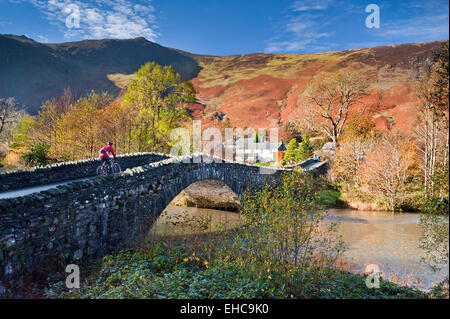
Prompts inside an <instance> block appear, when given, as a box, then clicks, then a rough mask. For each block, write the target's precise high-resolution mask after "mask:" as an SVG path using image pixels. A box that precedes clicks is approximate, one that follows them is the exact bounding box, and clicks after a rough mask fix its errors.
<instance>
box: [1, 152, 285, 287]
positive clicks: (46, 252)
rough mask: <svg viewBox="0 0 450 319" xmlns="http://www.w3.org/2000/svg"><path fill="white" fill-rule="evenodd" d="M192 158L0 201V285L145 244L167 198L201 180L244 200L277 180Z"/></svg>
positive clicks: (258, 172) (247, 169)
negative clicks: (255, 189) (249, 190)
mask: <svg viewBox="0 0 450 319" xmlns="http://www.w3.org/2000/svg"><path fill="white" fill-rule="evenodd" d="M192 158H193V157H188V158H170V159H167V160H162V161H160V162H156V163H153V164H148V165H143V166H138V167H134V168H132V169H127V170H126V171H124V172H122V173H121V174H118V175H108V176H99V177H94V178H92V179H89V180H86V181H81V182H75V183H71V184H67V185H63V186H58V187H57V188H54V189H50V190H47V191H42V192H40V193H37V194H30V195H27V196H24V197H20V198H13V199H5V200H0V280H7V279H8V278H12V277H14V276H17V275H21V274H28V273H31V272H33V271H35V270H36V269H38V268H37V267H38V266H40V267H39V269H42V267H41V266H42V265H50V266H52V267H53V268H54V269H55V270H57V271H61V270H62V269H64V267H65V265H67V264H68V263H79V262H80V261H83V260H89V259H91V258H97V257H101V256H103V255H105V254H107V253H110V252H112V251H115V250H120V249H123V248H126V247H132V246H134V245H136V244H138V243H140V242H142V241H143V240H144V239H145V237H146V236H147V234H148V232H149V229H150V227H151V225H152V223H153V221H154V220H155V219H156V218H158V216H159V215H160V214H161V213H162V211H163V210H164V209H165V208H166V206H167V205H168V204H169V203H170V202H171V201H172V199H173V198H174V197H175V196H176V195H177V194H179V193H180V192H181V191H182V190H183V189H184V188H186V187H188V186H189V185H190V184H192V183H194V182H196V181H198V180H202V179H211V178H212V179H218V180H221V181H223V182H224V183H225V184H227V185H228V186H230V188H231V189H232V190H233V191H234V192H235V193H236V194H238V195H242V194H243V192H244V190H245V189H246V188H247V187H248V186H250V185H253V186H255V187H261V186H263V185H264V184H265V183H266V182H270V181H271V180H272V181H273V180H276V179H278V178H279V176H280V174H281V173H282V170H276V169H270V168H260V167H257V166H251V165H246V164H237V163H228V162H222V163H215V162H212V163H204V162H203V163H195V162H194V161H192ZM208 158H210V157H208ZM210 159H211V158H210ZM261 170H263V172H270V173H272V174H261ZM49 271H50V270H49Z"/></svg>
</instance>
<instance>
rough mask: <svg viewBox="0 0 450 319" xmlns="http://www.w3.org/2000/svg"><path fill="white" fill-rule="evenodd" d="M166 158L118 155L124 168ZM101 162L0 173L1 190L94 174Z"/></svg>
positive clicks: (83, 161)
mask: <svg viewBox="0 0 450 319" xmlns="http://www.w3.org/2000/svg"><path fill="white" fill-rule="evenodd" d="M166 158H169V156H167V155H166V154H158V153H135V154H125V155H119V156H118V159H119V163H120V165H121V167H122V168H124V169H125V168H129V167H135V166H139V165H143V164H146V163H151V162H157V161H161V160H163V159H166ZM100 164H101V160H100V159H98V158H90V159H85V160H80V161H74V162H64V163H56V164H52V165H47V166H43V167H42V166H39V167H34V168H32V169H29V170H15V171H11V172H5V173H0V192H4V191H9V190H15V189H20V188H24V187H30V186H36V185H42V184H51V183H57V182H62V181H67V180H72V179H77V178H83V177H89V176H93V175H95V173H96V169H97V167H98V166H99V165H100Z"/></svg>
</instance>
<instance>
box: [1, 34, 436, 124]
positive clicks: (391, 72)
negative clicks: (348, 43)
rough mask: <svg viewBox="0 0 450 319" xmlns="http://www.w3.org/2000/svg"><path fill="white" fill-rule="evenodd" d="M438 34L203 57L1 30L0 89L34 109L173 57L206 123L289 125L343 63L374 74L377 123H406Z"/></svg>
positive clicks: (135, 44)
mask: <svg viewBox="0 0 450 319" xmlns="http://www.w3.org/2000/svg"><path fill="white" fill-rule="evenodd" d="M440 46H441V42H440V41H435V42H427V43H412V44H402V45H394V46H382V47H374V48H365V49H352V50H345V51H336V52H327V53H318V54H262V53H257V54H248V55H235V56H225V57H216V56H204V55H195V54H191V53H188V52H184V51H180V50H177V49H172V48H165V47H162V46H160V45H158V44H156V43H152V42H150V41H147V40H145V39H144V38H136V39H130V40H88V41H80V42H69V43H62V44H41V43H38V42H35V41H33V40H31V39H28V38H26V37H24V36H21V37H19V36H10V35H0V96H2V97H8V96H15V97H16V99H17V100H18V101H19V102H21V103H25V104H26V105H27V106H28V110H29V112H31V113H35V112H36V110H37V109H38V108H39V106H40V105H41V103H42V102H43V101H45V100H46V99H48V98H50V97H53V96H57V95H59V94H60V93H61V92H62V91H63V90H64V88H65V87H70V88H71V89H72V91H73V92H74V93H75V94H77V95H80V94H84V93H86V92H88V91H90V90H92V89H94V90H96V91H104V90H107V91H109V92H111V93H113V94H117V93H118V92H119V91H120V89H122V88H125V87H126V84H127V83H128V81H129V80H130V79H131V78H132V73H133V72H135V71H136V70H137V69H138V68H139V67H140V66H141V65H142V64H144V63H145V62H148V61H156V62H157V63H160V64H166V65H168V64H170V65H173V66H174V68H175V69H176V70H177V71H178V72H180V73H181V74H182V76H183V77H184V78H188V79H192V83H193V85H194V87H195V89H196V91H197V98H198V103H196V104H192V105H189V107H188V109H189V111H190V113H191V115H192V116H193V117H194V118H196V119H200V118H201V119H202V120H203V125H215V126H222V127H223V126H234V127H241V128H245V127H254V128H258V127H266V128H267V127H285V125H286V124H287V123H289V122H290V121H292V120H294V119H297V118H299V110H300V109H301V108H302V106H301V104H300V103H299V101H300V100H301V94H302V92H303V90H304V88H305V87H306V85H307V84H308V83H309V82H310V81H311V79H312V78H313V77H314V76H317V75H318V74H320V73H322V72H325V73H329V74H333V73H335V72H336V71H337V70H341V69H343V68H346V69H349V70H364V71H365V72H366V73H367V74H370V76H371V78H372V79H373V81H372V83H371V86H370V96H369V97H368V98H367V99H368V100H367V101H371V103H372V102H373V101H374V100H376V99H377V98H379V100H378V110H377V112H375V115H374V120H375V122H376V124H377V125H378V127H380V128H384V129H389V128H399V129H401V130H408V129H410V128H411V127H412V126H413V123H414V120H415V116H416V112H415V106H416V105H417V97H416V96H415V93H414V90H413V87H412V81H411V80H412V79H414V78H415V77H416V76H417V75H418V73H419V72H420V70H421V69H422V68H424V67H427V66H429V65H430V64H431V58H432V55H433V52H434V51H435V50H437V49H438V48H439V47H440Z"/></svg>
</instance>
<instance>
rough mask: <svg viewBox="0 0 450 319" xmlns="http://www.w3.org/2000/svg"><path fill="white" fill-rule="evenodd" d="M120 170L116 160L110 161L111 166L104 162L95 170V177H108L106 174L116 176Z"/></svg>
mask: <svg viewBox="0 0 450 319" xmlns="http://www.w3.org/2000/svg"><path fill="white" fill-rule="evenodd" d="M121 171H122V169H121V168H120V165H119V163H118V162H117V159H112V160H111V164H108V162H106V161H104V162H103V163H102V165H100V166H99V167H98V168H97V175H108V174H117V173H120V172H121Z"/></svg>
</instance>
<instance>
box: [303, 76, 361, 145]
mask: <svg viewBox="0 0 450 319" xmlns="http://www.w3.org/2000/svg"><path fill="white" fill-rule="evenodd" d="M368 86H369V85H368V80H367V77H366V76H364V75H363V74H362V73H361V72H347V71H342V72H339V73H338V74H336V75H334V76H332V77H330V78H324V77H321V78H319V79H316V80H313V81H311V83H310V84H309V85H308V87H307V88H306V90H305V92H304V108H303V109H304V110H306V113H307V114H306V116H305V120H306V121H307V122H308V124H309V126H310V127H309V128H310V129H311V130H313V131H314V130H315V131H322V132H324V133H326V134H327V135H328V136H329V137H330V138H331V140H332V141H333V143H334V144H335V145H338V142H339V136H340V135H341V133H342V129H343V127H344V125H345V122H346V121H347V118H348V114H349V111H350V108H351V107H352V106H353V105H355V104H358V103H360V102H361V99H362V97H363V96H364V95H365V94H366V92H367V88H368Z"/></svg>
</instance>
